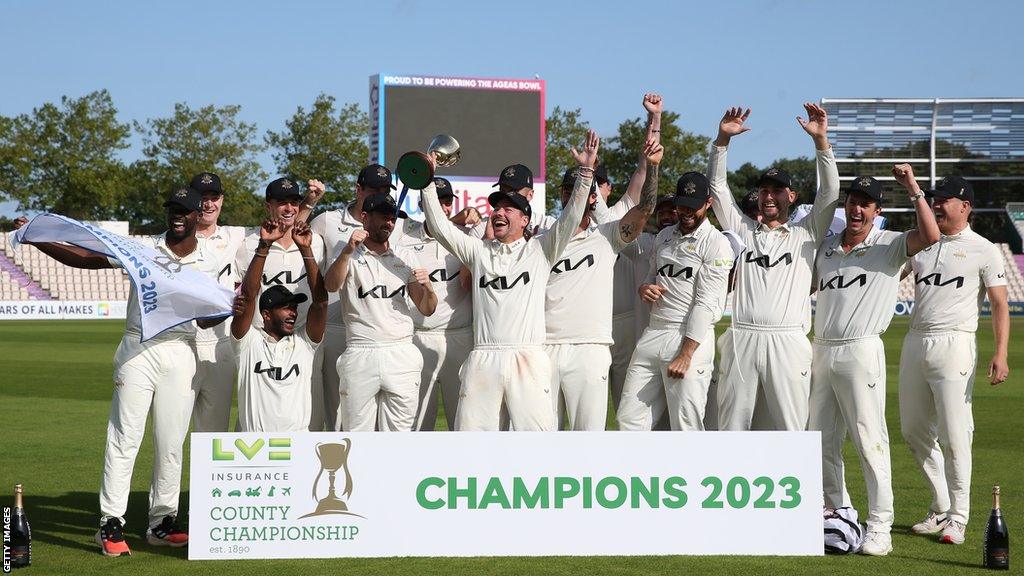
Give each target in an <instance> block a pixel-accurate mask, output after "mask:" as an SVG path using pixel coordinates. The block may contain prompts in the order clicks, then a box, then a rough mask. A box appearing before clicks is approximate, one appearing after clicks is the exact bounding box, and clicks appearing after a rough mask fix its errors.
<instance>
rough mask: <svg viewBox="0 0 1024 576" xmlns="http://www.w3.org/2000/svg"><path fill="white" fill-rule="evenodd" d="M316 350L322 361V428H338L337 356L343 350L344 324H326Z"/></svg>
mask: <svg viewBox="0 0 1024 576" xmlns="http://www.w3.org/2000/svg"><path fill="white" fill-rule="evenodd" d="M316 351H317V354H319V355H320V356H321V358H322V362H323V366H322V367H321V370H320V374H321V380H322V384H323V406H324V407H323V416H324V430H338V429H340V426H339V425H338V407H339V406H340V404H341V397H340V396H339V395H338V391H339V390H340V388H339V386H340V382H339V381H338V358H339V357H340V356H341V353H342V352H344V351H345V326H343V325H342V326H338V325H334V324H328V325H327V330H325V331H324V341H323V342H321V343H320V346H319V347H318V348H317V349H316ZM315 383H316V380H315V379H314V384H315ZM314 411H315V409H314Z"/></svg>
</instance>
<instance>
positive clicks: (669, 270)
mask: <svg viewBox="0 0 1024 576" xmlns="http://www.w3.org/2000/svg"><path fill="white" fill-rule="evenodd" d="M680 275H682V277H683V279H684V280H689V279H690V278H693V267H692V266H687V267H686V268H683V269H681V270H679V271H676V267H675V265H674V264H665V265H664V266H662V267H661V268H658V276H664V277H665V278H677V277H679V276H680Z"/></svg>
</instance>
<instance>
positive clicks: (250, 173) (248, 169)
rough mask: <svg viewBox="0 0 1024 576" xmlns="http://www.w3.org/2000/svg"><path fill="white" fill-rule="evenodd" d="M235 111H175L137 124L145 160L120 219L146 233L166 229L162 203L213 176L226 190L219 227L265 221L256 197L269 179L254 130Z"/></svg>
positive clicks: (135, 169)
mask: <svg viewBox="0 0 1024 576" xmlns="http://www.w3.org/2000/svg"><path fill="white" fill-rule="evenodd" d="M240 111H241V107H240V106H237V105H231V106H224V107H220V108H218V107H215V106H213V105H209V106H204V107H202V108H198V109H192V108H189V106H188V105H187V104H184V103H178V104H175V105H174V113H173V114H172V115H171V116H168V117H166V118H150V119H148V120H146V121H145V123H140V122H135V123H134V125H135V130H136V131H137V132H138V133H139V134H140V135H141V137H142V142H143V148H142V153H143V159H142V160H138V161H136V162H133V163H132V165H131V166H130V170H129V172H130V181H131V183H132V186H131V188H130V190H129V193H128V198H127V199H126V202H125V205H124V207H123V209H122V210H121V211H120V213H119V216H120V217H122V218H124V219H126V220H128V221H130V222H133V223H135V224H136V225H138V226H142V227H143V228H146V229H154V228H156V229H160V228H163V208H162V207H161V204H162V203H163V199H164V197H166V196H167V194H168V193H169V192H170V191H171V190H173V189H174V188H176V187H180V186H184V185H186V184H188V182H189V180H190V179H191V178H192V176H194V175H195V174H197V173H199V172H203V171H210V172H215V173H216V174H217V175H219V176H220V179H221V183H222V184H223V185H224V191H225V194H224V196H225V199H224V209H223V211H222V212H221V222H222V223H224V224H232V225H238V226H254V225H256V224H258V223H259V222H260V220H261V219H262V218H263V215H264V208H263V202H262V198H261V196H262V195H260V196H257V195H256V194H255V193H254V191H257V190H258V189H259V188H260V185H261V183H262V182H263V181H264V180H266V179H267V175H266V173H265V172H263V170H262V169H261V168H260V165H259V162H257V160H256V155H257V154H259V153H260V152H262V151H263V149H264V148H263V145H262V144H261V143H260V142H259V141H257V140H256V125H255V124H250V123H246V122H243V121H241V120H240V119H239V118H238V114H239V112H240Z"/></svg>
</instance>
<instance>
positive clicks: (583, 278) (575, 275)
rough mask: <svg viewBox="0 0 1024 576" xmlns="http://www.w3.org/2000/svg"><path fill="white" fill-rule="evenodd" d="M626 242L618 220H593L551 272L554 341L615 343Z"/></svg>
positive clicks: (548, 310)
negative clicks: (617, 288)
mask: <svg viewBox="0 0 1024 576" xmlns="http://www.w3.org/2000/svg"><path fill="white" fill-rule="evenodd" d="M626 246H627V244H626V242H624V241H623V240H622V235H621V234H620V233H619V221H618V220H613V221H611V222H606V223H605V224H601V225H600V226H598V225H597V224H596V223H595V222H591V225H590V227H589V228H587V229H586V230H584V231H582V232H578V233H577V234H576V235H575V236H573V237H572V240H570V241H569V244H568V245H567V246H566V247H565V250H564V251H563V252H562V255H561V256H560V257H559V258H558V260H557V261H556V262H555V265H554V266H552V267H551V275H550V276H549V277H548V288H547V295H546V297H545V300H544V315H545V323H546V331H547V336H546V338H547V343H548V344H608V345H611V344H612V343H613V340H612V299H613V298H612V290H611V288H612V284H613V276H614V273H615V262H616V259H617V258H618V255H619V252H621V251H622V249H623V248H625V247H626Z"/></svg>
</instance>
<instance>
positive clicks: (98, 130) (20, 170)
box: [0, 90, 131, 220]
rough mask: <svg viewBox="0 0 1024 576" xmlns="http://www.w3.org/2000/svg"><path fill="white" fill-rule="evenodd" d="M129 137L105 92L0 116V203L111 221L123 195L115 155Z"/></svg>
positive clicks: (122, 180) (121, 170) (122, 177)
mask: <svg viewBox="0 0 1024 576" xmlns="http://www.w3.org/2000/svg"><path fill="white" fill-rule="evenodd" d="M130 133H131V131H130V128H129V126H128V125H127V124H123V123H121V122H118V120H117V109H116V108H115V107H114V103H113V100H112V99H111V98H110V94H109V93H108V92H107V91H106V90H100V91H97V92H92V93H90V94H87V95H86V96H83V97H81V98H69V97H67V96H64V97H62V98H61V102H60V105H59V106H58V105H56V104H53V103H49V102H47V103H46V104H43V105H42V106H41V107H39V108H35V109H33V110H32V113H31V114H21V115H19V116H16V117H14V118H9V117H0V199H5V200H7V199H13V200H17V202H18V209H19V210H40V211H46V212H57V213H60V214H64V215H66V216H70V217H72V218H77V219H80V220H99V219H106V218H109V217H111V216H112V215H113V214H114V212H115V209H116V207H117V206H119V205H120V203H121V200H122V198H123V196H124V189H125V188H124V186H125V177H126V172H125V166H124V164H123V163H122V162H121V161H120V159H119V158H118V157H117V155H118V153H119V152H120V151H121V150H124V149H126V148H128V136H129V135H130Z"/></svg>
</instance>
